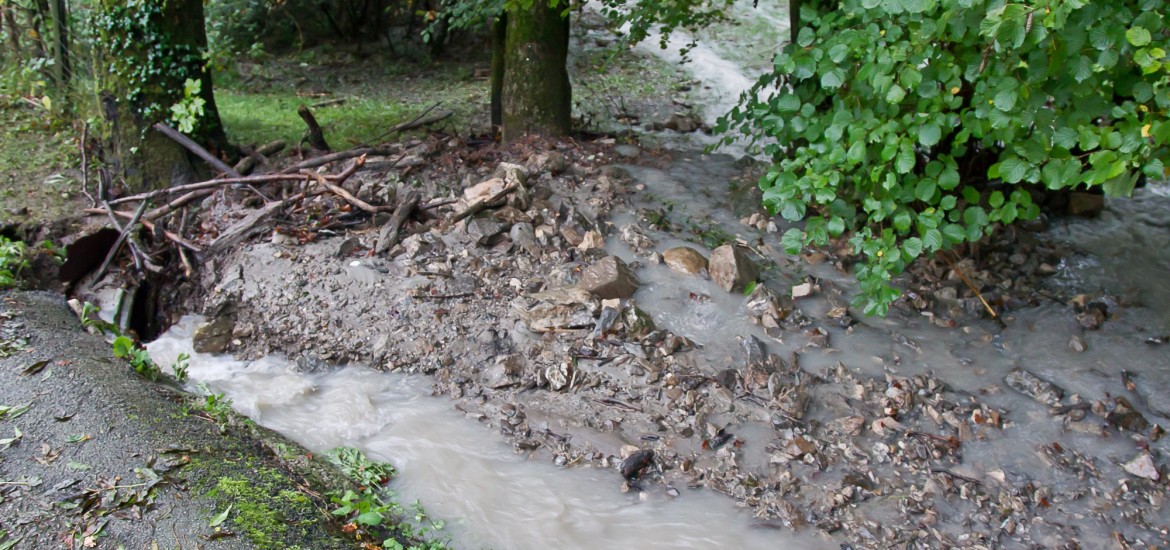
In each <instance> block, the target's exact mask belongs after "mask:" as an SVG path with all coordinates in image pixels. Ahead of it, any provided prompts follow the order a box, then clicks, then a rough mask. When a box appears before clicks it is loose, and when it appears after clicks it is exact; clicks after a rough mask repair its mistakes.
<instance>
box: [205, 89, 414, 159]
mask: <svg viewBox="0 0 1170 550" xmlns="http://www.w3.org/2000/svg"><path fill="white" fill-rule="evenodd" d="M215 101H216V104H217V105H218V106H219V116H220V118H221V119H222V120H223V125H224V128H225V129H226V131H227V133H228V136H230V137H231V139H232V140H233V141H235V142H237V143H242V144H262V143H266V142H269V141H272V140H276V139H283V140H286V141H288V142H289V143H290V144H293V143H297V142H299V141H300V140H301V136H302V135H303V134H304V132H305V123H304V121H302V120H301V117H300V116H298V115H297V107H298V106H300V105H302V104H311V103H313V102H314V101H316V100H312V99H306V98H303V97H298V96H297V95H296V94H293V93H287V92H285V93H281V92H277V93H260V94H247V93H240V92H236V91H232V90H222V91H220V92H218V93H216V94H215ZM412 113H413V106H407V105H403V104H402V103H396V102H392V101H390V100H388V99H385V98H368V97H367V98H362V97H355V98H348V99H347V100H346V102H345V103H344V104H341V105H331V106H328V107H321V108H317V109H313V115H314V116H315V117H316V118H317V122H318V123H320V124H321V128H322V130H324V132H325V140H326V141H327V142H329V145H330V146H331V147H333V148H335V149H341V148H345V147H348V146H349V145H351V144H354V143H368V142H370V141H372V140H374V139H375V138H377V137H378V136H379V135H380V134H382V133H383V132H385V131H386V129H387V128H389V127H391V126H393V125H395V124H397V123H399V122H403V121H406V120H410V119H411V118H413V117H414V115H413V114H412Z"/></svg>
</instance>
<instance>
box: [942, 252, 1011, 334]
mask: <svg viewBox="0 0 1170 550" xmlns="http://www.w3.org/2000/svg"><path fill="white" fill-rule="evenodd" d="M940 256H942V259H943V261H945V262H947V265H948V266H950V268H951V271H954V272H955V274H956V275H958V276H959V279H961V280H962V281H963V283H964V284H966V285H967V288H969V289H971V292H974V293H975V296H977V297H978V298H979V301H980V302H981V303H982V304H983V307H984V308H986V309H987V313H989V314H991V318H992V319H995V321H996V322H997V323H999V324H1000V325H1001V326H1002V325H1003V320H1002V319H1000V318H999V314H998V313H996V312H995V310H994V309H991V304H989V303H987V300H984V299H983V294H982V293H980V292H979V289H977V288H975V285H974V284H972V283H971V280H970V279H968V278H967V276H966V275H965V274H963V272H962V271H961V270H960V269H959V268H958V266H956V265H955V262H952V261H951V259H950V258H948V257H947V256H946V254H940Z"/></svg>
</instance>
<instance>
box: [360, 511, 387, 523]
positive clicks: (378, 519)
mask: <svg viewBox="0 0 1170 550" xmlns="http://www.w3.org/2000/svg"><path fill="white" fill-rule="evenodd" d="M383 519H384V518H383V517H382V514H379V513H378V512H366V513H364V514H360V515H358V517H356V518H354V519H353V521H354V522H355V523H359V524H361V525H369V526H371V527H376V526H378V525H381V524H382V520H383Z"/></svg>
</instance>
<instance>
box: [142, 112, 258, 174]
mask: <svg viewBox="0 0 1170 550" xmlns="http://www.w3.org/2000/svg"><path fill="white" fill-rule="evenodd" d="M154 129H155V130H158V131H159V132H161V133H162V134H163V135H164V136H167V137H169V138H171V139H172V140H174V141H175V143H178V144H179V145H182V146H183V147H185V148H186V149H187V150H188V151H191V152H192V153H195V156H197V157H199V158H201V159H203V160H205V161H207V164H210V165H211V167H212V168H215V169H216V170H219V171H220V172H223V173H224V174H227V175H229V176H231V177H233V178H238V177H240V174H239V172H236V171H235V170H233V169H232V167H231V166H228V165H226V164H224V162H223V161H222V160H219V159H217V158H215V156H214V155H212V154H211V153H208V152H207V149H204V148H203V147H202V146H201V145H199V144H198V143H195V142H194V141H191V138H189V137H187V136H184V135H183V134H182V133H180V132H179V131H178V130H175V129H174V128H171V127H170V126H167V125H166V124H163V123H161V122H159V123H156V124H155V125H154Z"/></svg>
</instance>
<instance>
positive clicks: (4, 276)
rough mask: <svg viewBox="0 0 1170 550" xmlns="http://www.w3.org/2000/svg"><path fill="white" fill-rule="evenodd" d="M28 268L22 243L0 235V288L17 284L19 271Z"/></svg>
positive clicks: (26, 256)
mask: <svg viewBox="0 0 1170 550" xmlns="http://www.w3.org/2000/svg"><path fill="white" fill-rule="evenodd" d="M25 269H28V255H27V254H25V248H24V243H22V242H20V241H13V240H9V239H8V237H5V236H3V235H0V290H2V289H5V288H11V287H14V286H16V285H17V283H18V282H19V280H20V272H22V271H24V270H25Z"/></svg>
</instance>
